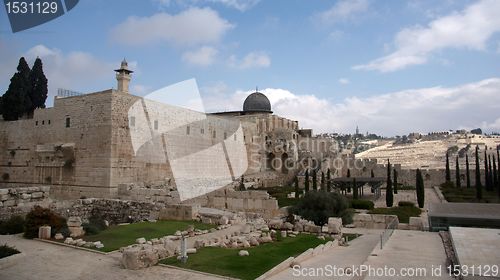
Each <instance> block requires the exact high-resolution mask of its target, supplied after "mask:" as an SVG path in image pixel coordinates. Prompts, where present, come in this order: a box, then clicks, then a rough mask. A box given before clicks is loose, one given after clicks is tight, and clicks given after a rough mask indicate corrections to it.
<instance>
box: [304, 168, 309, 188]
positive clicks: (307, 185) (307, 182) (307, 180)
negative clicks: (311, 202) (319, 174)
mask: <svg viewBox="0 0 500 280" xmlns="http://www.w3.org/2000/svg"><path fill="white" fill-rule="evenodd" d="M305 177H306V178H305V181H304V190H305V192H306V193H307V192H309V169H306V175H305Z"/></svg>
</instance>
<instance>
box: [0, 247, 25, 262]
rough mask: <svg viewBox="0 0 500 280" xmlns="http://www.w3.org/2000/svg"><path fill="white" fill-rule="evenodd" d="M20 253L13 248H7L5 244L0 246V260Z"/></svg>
mask: <svg viewBox="0 0 500 280" xmlns="http://www.w3.org/2000/svg"><path fill="white" fill-rule="evenodd" d="M19 253H20V252H19V251H18V250H16V248H14V247H10V246H7V244H4V245H1V246H0V259H2V258H6V257H8V256H12V255H15V254H19Z"/></svg>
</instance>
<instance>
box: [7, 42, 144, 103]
mask: <svg viewBox="0 0 500 280" xmlns="http://www.w3.org/2000/svg"><path fill="white" fill-rule="evenodd" d="M24 56H25V57H26V60H27V61H28V63H29V64H30V66H31V65H32V64H33V62H34V61H35V59H36V57H40V58H41V59H42V62H43V70H44V73H45V76H46V77H47V79H48V86H49V97H48V98H47V104H48V105H51V104H52V101H53V97H54V96H55V95H57V89H58V88H65V89H70V90H75V91H82V90H83V89H84V90H88V89H95V90H102V89H103V88H102V87H98V86H100V85H101V84H109V85H110V86H109V87H107V88H111V87H112V86H115V84H114V83H113V84H110V83H109V81H113V77H114V72H113V69H116V67H118V66H119V61H118V62H116V63H110V62H104V61H102V60H100V59H99V58H97V57H94V56H93V55H91V54H89V53H85V52H80V51H74V52H69V53H63V52H62V51H61V50H59V49H55V48H49V47H47V46H45V45H37V46H34V47H32V48H31V49H29V50H28V51H27V52H26V53H25V54H24ZM129 66H131V68H132V69H137V63H136V62H130V63H129ZM5 79H8V78H7V77H2V80H5ZM84 92H85V91H84Z"/></svg>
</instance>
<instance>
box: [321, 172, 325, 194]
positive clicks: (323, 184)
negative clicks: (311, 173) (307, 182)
mask: <svg viewBox="0 0 500 280" xmlns="http://www.w3.org/2000/svg"><path fill="white" fill-rule="evenodd" d="M321 190H322V191H326V186H325V172H323V171H321Z"/></svg>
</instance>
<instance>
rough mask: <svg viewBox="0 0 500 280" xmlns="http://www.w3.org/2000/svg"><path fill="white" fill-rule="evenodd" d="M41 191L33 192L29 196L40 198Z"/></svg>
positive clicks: (41, 195)
mask: <svg viewBox="0 0 500 280" xmlns="http://www.w3.org/2000/svg"><path fill="white" fill-rule="evenodd" d="M42 197H43V192H34V193H32V194H31V198H42Z"/></svg>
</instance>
